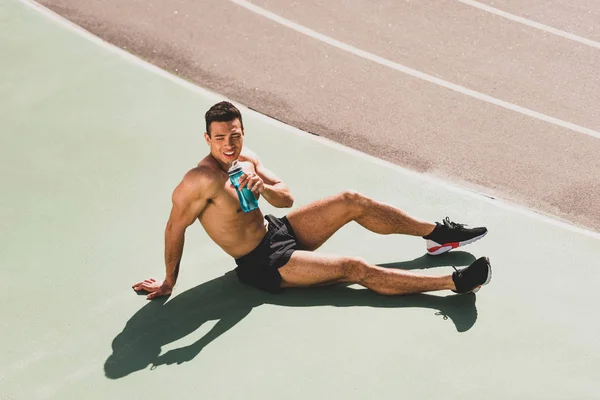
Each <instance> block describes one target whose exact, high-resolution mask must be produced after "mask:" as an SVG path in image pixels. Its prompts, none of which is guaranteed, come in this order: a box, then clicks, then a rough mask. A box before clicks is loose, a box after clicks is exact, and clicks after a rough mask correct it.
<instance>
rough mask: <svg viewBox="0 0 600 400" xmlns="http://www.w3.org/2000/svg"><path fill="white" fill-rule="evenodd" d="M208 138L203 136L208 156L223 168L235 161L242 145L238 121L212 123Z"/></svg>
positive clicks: (242, 139) (242, 134)
mask: <svg viewBox="0 0 600 400" xmlns="http://www.w3.org/2000/svg"><path fill="white" fill-rule="evenodd" d="M209 128H210V136H208V134H207V133H205V134H204V138H205V139H206V143H208V145H209V146H210V154H212V156H213V157H214V158H215V159H216V160H217V161H219V163H221V164H222V165H223V166H227V165H229V164H230V163H232V162H233V161H235V160H237V159H238V157H239V156H240V152H241V151H242V146H243V144H244V130H243V129H242V124H241V123H240V120H239V119H237V118H236V119H234V120H233V121H228V122H212V123H211V124H210V127H209Z"/></svg>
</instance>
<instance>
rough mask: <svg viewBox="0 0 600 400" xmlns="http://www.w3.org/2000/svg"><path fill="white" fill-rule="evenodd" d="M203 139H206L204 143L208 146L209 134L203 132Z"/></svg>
mask: <svg viewBox="0 0 600 400" xmlns="http://www.w3.org/2000/svg"><path fill="white" fill-rule="evenodd" d="M204 140H206V144H207V145H209V146H210V136H208V133H206V132H204Z"/></svg>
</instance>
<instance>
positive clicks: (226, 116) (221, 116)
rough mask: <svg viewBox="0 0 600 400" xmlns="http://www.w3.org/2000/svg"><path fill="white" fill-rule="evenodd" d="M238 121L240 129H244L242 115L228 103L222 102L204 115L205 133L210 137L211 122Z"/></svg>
mask: <svg viewBox="0 0 600 400" xmlns="http://www.w3.org/2000/svg"><path fill="white" fill-rule="evenodd" d="M236 118H237V119H239V120H240V124H241V125H242V129H244V122H243V121H242V113H241V112H240V110H238V109H237V107H236V106H234V105H233V104H231V103H230V102H228V101H222V102H220V103H217V104H215V105H214V106H212V107H211V108H210V109H209V110H208V111H207V112H206V114H205V115H204V119H205V120H206V133H207V134H208V136H210V124H211V123H212V122H229V121H233V120H234V119H236Z"/></svg>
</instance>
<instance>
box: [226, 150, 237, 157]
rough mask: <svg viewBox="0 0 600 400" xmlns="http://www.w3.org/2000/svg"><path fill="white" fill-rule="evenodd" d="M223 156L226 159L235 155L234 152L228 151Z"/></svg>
mask: <svg viewBox="0 0 600 400" xmlns="http://www.w3.org/2000/svg"><path fill="white" fill-rule="evenodd" d="M223 154H225V155H226V156H227V157H232V156H233V155H234V154H235V151H228V152H226V153H223Z"/></svg>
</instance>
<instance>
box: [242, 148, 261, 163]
mask: <svg viewBox="0 0 600 400" xmlns="http://www.w3.org/2000/svg"><path fill="white" fill-rule="evenodd" d="M240 161H250V162H252V164H254V165H256V164H257V163H258V162H259V159H258V154H256V153H255V152H254V151H252V150H250V149H249V148H247V147H246V146H244V148H243V149H242V151H241V152H240Z"/></svg>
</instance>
